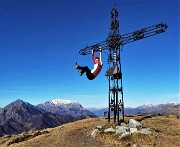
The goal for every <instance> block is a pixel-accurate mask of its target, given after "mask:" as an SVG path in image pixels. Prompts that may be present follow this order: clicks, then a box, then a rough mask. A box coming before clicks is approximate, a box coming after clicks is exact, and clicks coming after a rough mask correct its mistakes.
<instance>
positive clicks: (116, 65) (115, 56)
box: [79, 3, 168, 124]
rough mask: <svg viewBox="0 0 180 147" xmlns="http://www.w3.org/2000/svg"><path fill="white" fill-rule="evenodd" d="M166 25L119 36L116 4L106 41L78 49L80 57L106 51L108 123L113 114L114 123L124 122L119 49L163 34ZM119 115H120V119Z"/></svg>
mask: <svg viewBox="0 0 180 147" xmlns="http://www.w3.org/2000/svg"><path fill="white" fill-rule="evenodd" d="M167 27H168V26H167V24H165V23H162V22H161V23H159V24H156V25H153V26H150V27H146V28H142V29H140V30H137V31H134V32H131V33H127V34H124V35H120V33H119V21H118V11H117V9H116V3H115V5H114V8H113V9H112V10H111V25H110V32H109V35H108V37H107V39H106V40H105V41H103V42H99V43H97V44H95V45H91V46H85V48H83V49H80V51H79V54H80V55H88V54H91V51H92V50H94V52H96V51H99V47H101V49H102V50H108V51H109V55H108V64H109V69H108V70H107V72H106V73H105V76H107V77H108V85H109V90H108V104H109V109H108V112H107V116H108V117H107V119H108V122H110V120H111V116H112V114H113V119H114V122H117V123H118V124H120V122H121V121H124V97H123V85H122V84H123V82H122V70H121V47H122V46H123V45H125V44H128V43H131V42H134V41H137V40H141V39H144V38H147V37H150V36H154V35H157V34H160V33H163V32H165V30H166V29H167ZM120 113H121V114H122V119H120Z"/></svg>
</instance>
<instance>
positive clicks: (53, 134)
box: [0, 115, 180, 147]
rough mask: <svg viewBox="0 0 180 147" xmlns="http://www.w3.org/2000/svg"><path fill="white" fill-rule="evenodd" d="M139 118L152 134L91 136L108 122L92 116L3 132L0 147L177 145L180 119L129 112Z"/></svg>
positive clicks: (156, 146)
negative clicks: (39, 128) (49, 126)
mask: <svg viewBox="0 0 180 147" xmlns="http://www.w3.org/2000/svg"><path fill="white" fill-rule="evenodd" d="M130 118H134V119H136V120H140V121H141V124H142V125H143V127H146V128H150V129H151V132H152V134H150V135H145V134H132V135H131V136H129V137H127V138H123V139H120V137H119V136H116V135H110V134H98V135H97V137H96V138H93V137H92V136H91V133H92V131H93V130H94V129H95V128H96V126H97V125H101V124H105V125H106V128H107V127H110V126H115V125H114V124H113V123H111V124H108V123H107V120H105V119H104V118H91V119H85V120H80V121H77V122H74V123H68V124H65V125H62V126H59V127H56V128H52V129H46V130H42V131H31V132H28V133H22V134H19V135H13V136H8V135H5V136H3V137H1V138H0V146H1V147H45V146H48V147H131V146H133V145H134V144H136V145H138V146H139V147H179V146H180V139H179V138H180V120H179V119H178V118H177V117H175V116H173V115H170V116H143V115H142V116H137V115H136V116H131V117H125V121H126V122H127V121H128V120H129V119H130Z"/></svg>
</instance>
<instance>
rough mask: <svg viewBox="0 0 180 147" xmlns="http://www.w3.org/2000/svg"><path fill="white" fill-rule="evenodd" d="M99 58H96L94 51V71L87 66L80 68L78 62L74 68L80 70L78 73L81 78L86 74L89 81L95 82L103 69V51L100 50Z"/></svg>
mask: <svg viewBox="0 0 180 147" xmlns="http://www.w3.org/2000/svg"><path fill="white" fill-rule="evenodd" d="M99 51H100V52H99V56H98V57H96V58H94V50H92V51H91V52H92V60H93V62H94V68H93V69H92V70H90V69H89V67H87V66H79V65H78V64H77V62H76V63H75V65H74V68H75V69H77V70H78V73H79V74H80V76H82V75H83V74H84V73H85V72H86V76H87V78H88V79H89V80H93V79H94V78H95V77H97V75H98V74H99V73H100V71H101V69H102V65H103V64H102V61H101V54H102V50H101V48H100V50H99Z"/></svg>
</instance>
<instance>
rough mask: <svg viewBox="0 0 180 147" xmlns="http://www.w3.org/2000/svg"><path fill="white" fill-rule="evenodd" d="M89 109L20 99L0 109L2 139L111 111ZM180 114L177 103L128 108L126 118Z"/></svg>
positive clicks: (68, 103) (65, 102)
mask: <svg viewBox="0 0 180 147" xmlns="http://www.w3.org/2000/svg"><path fill="white" fill-rule="evenodd" d="M88 109H89V110H88ZM88 109H85V108H83V107H82V106H81V104H79V103H78V102H75V101H70V100H62V99H56V100H51V101H47V102H45V103H43V104H38V105H36V106H35V105H32V104H30V103H28V102H24V101H23V100H20V99H18V100H16V101H14V102H12V103H10V104H9V105H7V106H5V107H4V108H0V136H2V135H3V134H9V135H12V134H19V133H22V132H24V131H29V130H41V129H45V128H52V127H56V126H59V125H62V124H65V123H69V122H74V121H77V120H80V119H84V118H89V117H91V118H92V117H98V116H104V112H106V111H107V110H108V109H107V108H103V109H102V108H88ZM179 112H180V104H174V103H169V104H159V105H143V106H139V107H136V108H130V107H128V108H125V115H128V114H138V113H146V114H162V115H163V114H175V115H176V116H177V117H180V116H179V115H180V113H179Z"/></svg>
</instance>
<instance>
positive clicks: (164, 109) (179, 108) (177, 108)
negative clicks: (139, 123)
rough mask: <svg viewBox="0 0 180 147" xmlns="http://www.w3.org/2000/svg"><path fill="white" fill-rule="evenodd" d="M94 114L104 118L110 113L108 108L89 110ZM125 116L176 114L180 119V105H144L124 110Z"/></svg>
mask: <svg viewBox="0 0 180 147" xmlns="http://www.w3.org/2000/svg"><path fill="white" fill-rule="evenodd" d="M87 109H88V110H90V111H91V112H93V113H94V114H95V115H96V116H104V112H107V111H108V108H99V109H98V108H87ZM124 112H125V115H129V114H142V113H143V114H161V115H165V114H175V115H176V116H177V117H180V104H176V103H167V104H159V105H152V104H148V105H142V106H139V107H135V108H132V107H127V108H124Z"/></svg>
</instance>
